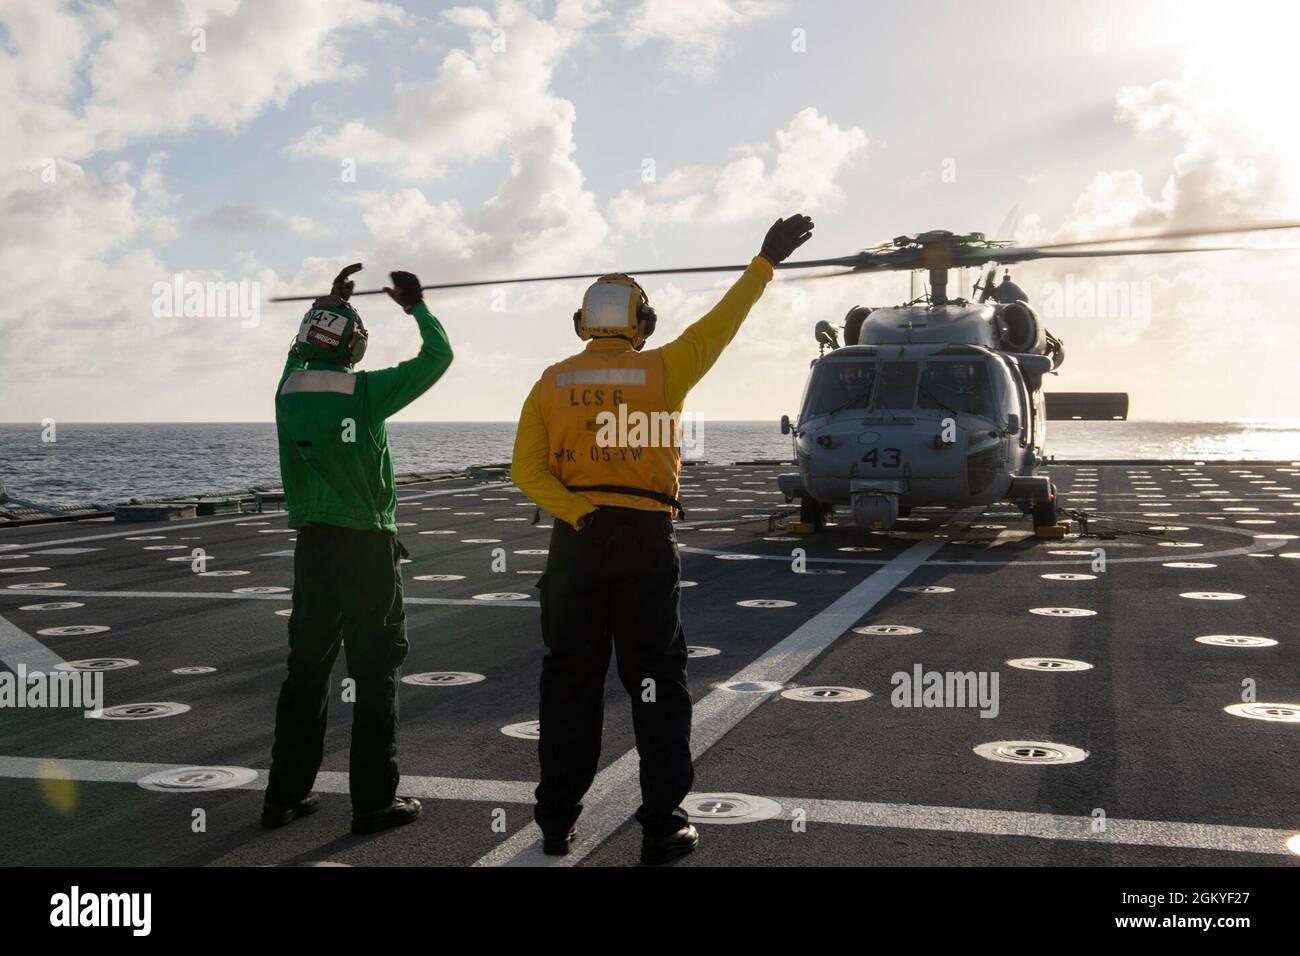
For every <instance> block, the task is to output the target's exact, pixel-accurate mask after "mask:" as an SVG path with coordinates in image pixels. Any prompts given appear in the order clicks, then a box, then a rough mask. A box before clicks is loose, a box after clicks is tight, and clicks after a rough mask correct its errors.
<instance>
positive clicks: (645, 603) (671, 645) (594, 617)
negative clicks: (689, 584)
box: [511, 215, 813, 863]
mask: <svg viewBox="0 0 1300 956" xmlns="http://www.w3.org/2000/svg"><path fill="white" fill-rule="evenodd" d="M812 227H813V223H812V220H810V219H809V218H808V217H807V216H802V215H795V216H791V217H790V218H789V219H784V220H782V219H778V220H777V221H776V222H775V223H774V224H773V226H772V228H771V229H770V230H768V233H767V236H766V238H765V239H764V240H763V246H762V250H761V252H760V254H759V255H757V256H755V257H754V260H753V261H752V262H751V263H750V264H749V268H747V269H746V270H745V272H744V274H743V275H741V277H740V278H739V279H738V280H737V281H736V283H735V285H733V286H732V287H731V288H730V289H729V290H728V291H727V294H726V295H724V296H723V297H722V301H720V302H719V303H718V304H717V305H716V306H714V308H713V309H712V310H711V311H710V312H709V313H708V314H707V315H705V316H704V317H703V318H702V319H700V320H698V321H697V322H695V323H694V324H693V325H691V326H690V327H689V328H687V329H686V331H685V332H683V333H682V334H681V335H680V336H678V337H677V338H676V339H674V340H673V341H671V342H669V343H668V344H667V345H664V346H662V347H660V348H657V349H651V350H649V351H642V347H643V346H644V345H645V340H646V338H647V337H649V335H650V334H651V333H652V332H653V331H654V326H655V313H654V310H653V309H652V308H650V303H649V300H648V299H647V297H646V294H645V291H644V290H643V289H642V288H641V287H640V285H638V284H637V282H636V281H635V280H634V279H632V278H631V277H629V276H625V275H621V274H615V275H608V276H602V277H601V278H600V279H598V280H597V281H596V282H595V284H593V285H592V286H591V287H590V288H589V289H588V290H587V292H586V294H585V295H584V296H583V307H582V309H581V310H579V311H578V312H576V313H575V314H574V316H573V323H574V330H575V331H576V332H577V333H578V335H579V337H581V338H582V339H584V340H586V341H587V347H586V348H585V349H584V350H583V351H581V352H579V353H578V354H577V355H574V356H571V357H570V358H567V359H565V360H564V361H562V362H560V363H558V364H556V365H552V366H551V367H550V368H548V369H547V370H546V371H545V372H543V373H542V377H541V379H540V380H539V381H538V382H537V384H536V385H534V386H533V389H532V391H531V392H529V393H528V398H527V399H526V400H525V401H524V407H523V411H522V413H521V414H520V416H519V429H518V432H517V433H516V436H515V447H514V461H513V464H512V468H511V477H512V479H513V480H514V482H515V484H517V485H518V486H519V487H520V488H521V489H522V490H523V492H524V493H525V494H526V495H528V496H529V497H530V498H531V499H532V500H533V501H535V502H536V503H537V504H538V506H539V507H541V508H542V509H544V510H545V511H547V512H549V513H550V514H552V515H554V516H555V519H556V520H555V525H554V529H553V530H552V532H551V542H550V550H549V552H548V557H547V562H546V573H545V574H544V575H543V576H542V578H541V580H540V582H539V583H538V587H539V589H540V590H541V607H542V639H543V641H544V642H545V644H546V655H545V658H544V659H543V661H542V682H541V706H540V713H539V716H540V720H541V739H540V741H539V746H538V756H539V759H540V761H541V782H540V783H539V784H538V787H537V792H536V795H537V806H536V809H535V814H534V815H535V818H536V820H537V823H538V825H539V826H540V827H541V829H542V836H543V847H544V849H545V852H547V853H548V854H552V855H563V854H565V853H568V851H569V847H570V845H571V844H572V842H573V839H574V836H575V832H576V829H575V826H574V824H575V822H576V821H577V819H578V815H579V814H580V813H581V812H582V804H581V803H580V801H581V799H582V796H583V794H585V793H586V792H587V788H588V787H590V786H591V783H592V780H593V779H594V778H595V774H596V765H597V762H598V760H599V757H600V738H601V727H602V723H603V716H604V689H605V674H606V672H607V671H608V670H609V658H610V651H611V647H612V648H614V649H617V653H618V675H619V679H620V681H621V682H622V684H623V686H624V687H625V688H626V689H627V692H628V694H629V695H630V696H631V698H632V721H633V727H634V729H635V732H636V745H637V752H638V753H639V755H640V758H641V801H642V802H641V807H640V809H639V810H638V811H637V820H638V822H640V824H641V826H642V831H643V837H642V848H641V860H642V862H643V863H663V862H666V861H668V860H671V859H673V858H675V857H678V856H681V855H683V854H685V853H689V852H690V851H691V850H693V849H695V847H696V845H697V844H698V842H699V834H698V833H697V832H696V830H695V828H694V827H693V826H691V825H690V824H689V822H688V820H687V816H686V813H685V811H684V810H683V809H682V808H681V801H682V799H683V798H684V797H685V796H686V794H687V793H689V792H690V788H691V783H692V782H693V781H694V778H695V771H694V768H693V767H692V765H691V750H690V734H691V698H690V692H689V690H688V688H687V685H686V636H685V633H684V632H683V630H682V625H681V619H680V615H679V612H678V601H679V597H680V592H681V561H680V559H679V557H678V554H677V539H676V536H675V534H674V531H673V525H672V519H673V514H674V512H680V511H681V505H680V504H678V502H677V493H678V477H679V474H680V471H681V460H680V437H681V428H680V413H681V410H682V406H683V404H684V402H685V400H686V395H687V393H688V392H689V391H690V390H691V389H692V388H693V387H694V386H695V385H696V383H697V382H699V380H700V379H701V378H703V377H704V375H705V373H706V372H708V370H709V369H710V368H712V367H713V364H714V362H716V361H717V360H718V356H719V355H721V354H722V350H723V349H724V348H726V347H727V345H728V344H729V343H730V342H731V340H732V339H733V338H734V337H735V335H736V333H737V331H739V329H740V325H741V323H742V322H744V321H745V317H746V316H747V315H748V314H749V310H750V309H751V308H752V307H753V305H754V303H755V302H757V301H758V299H759V297H760V296H761V295H762V294H763V290H764V288H766V286H767V283H768V282H769V281H770V280H771V278H772V270H773V267H774V266H776V265H777V264H778V263H780V262H782V261H783V260H785V259H786V258H787V257H789V255H790V254H791V253H792V252H794V250H795V249H797V248H798V247H799V246H801V245H803V243H805V242H806V241H807V240H808V238H809V237H810V236H811V235H812V231H811V230H812Z"/></svg>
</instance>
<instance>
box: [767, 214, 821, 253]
mask: <svg viewBox="0 0 1300 956" xmlns="http://www.w3.org/2000/svg"><path fill="white" fill-rule="evenodd" d="M812 228H813V221H812V220H811V219H809V218H808V217H807V216H804V215H802V214H799V213H796V214H795V215H793V216H791V217H790V218H789V219H778V220H777V221H776V222H774V223H772V228H771V229H769V230H768V231H767V235H766V236H765V237H764V238H763V248H762V249H760V250H759V253H758V254H759V255H760V256H762V257H763V258H764V259H766V260H767V261H768V262H770V263H772V265H776V264H777V263H779V262H784V261H785V260H786V259H788V258H790V254H791V253H792V252H794V251H795V250H796V249H798V248H799V247H800V246H802V245H803V244H804V243H805V242H807V241H808V239H809V238H810V237H811V236H812Z"/></svg>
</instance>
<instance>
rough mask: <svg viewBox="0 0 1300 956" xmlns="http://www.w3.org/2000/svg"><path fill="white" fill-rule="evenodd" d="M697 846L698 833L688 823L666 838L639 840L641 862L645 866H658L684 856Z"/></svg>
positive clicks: (647, 837) (650, 837)
mask: <svg viewBox="0 0 1300 956" xmlns="http://www.w3.org/2000/svg"><path fill="white" fill-rule="evenodd" d="M699 845H700V832H699V831H698V830H696V829H695V827H693V826H691V824H689V823H688V824H686V825H685V826H683V827H682V828H681V829H679V830H677V831H675V832H673V833H670V834H668V835H667V836H661V837H652V836H649V835H646V836H643V837H642V838H641V862H642V863H644V864H646V865H647V866H658V865H659V864H660V863H667V862H668V861H669V860H675V859H677V858H678V857H679V856H685V855H686V854H687V853H690V852H691V851H692V850H694V849H695V848H696V847H697V846H699Z"/></svg>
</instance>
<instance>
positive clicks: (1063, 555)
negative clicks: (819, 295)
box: [0, 461, 1300, 866]
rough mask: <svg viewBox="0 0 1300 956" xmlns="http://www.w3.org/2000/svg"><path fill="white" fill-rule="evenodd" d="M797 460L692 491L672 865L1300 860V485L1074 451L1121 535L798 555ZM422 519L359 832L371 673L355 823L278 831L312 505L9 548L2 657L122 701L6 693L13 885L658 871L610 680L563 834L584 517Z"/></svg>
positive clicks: (621, 709) (308, 823) (904, 524)
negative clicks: (393, 799)
mask: <svg viewBox="0 0 1300 956" xmlns="http://www.w3.org/2000/svg"><path fill="white" fill-rule="evenodd" d="M790 467H791V466H789V465H777V464H770V463H738V464H713V463H702V464H698V465H694V466H691V467H687V468H686V469H684V472H683V482H682V501H683V503H684V505H685V507H686V509H687V516H686V517H685V519H683V520H682V521H680V522H679V523H678V531H677V535H678V541H679V544H680V546H681V552H682V564H683V579H684V580H683V582H682V583H683V589H682V595H681V600H682V613H683V620H684V624H685V629H686V635H687V641H688V643H689V644H690V645H691V661H690V685H691V690H692V694H693V697H694V700H695V723H694V730H693V736H692V745H693V748H694V751H695V755H696V782H695V786H694V791H693V793H692V795H691V798H690V799H689V801H688V809H689V810H690V812H691V815H692V819H693V820H695V821H696V822H697V823H698V825H699V827H700V830H701V845H700V849H699V850H698V851H697V852H695V853H694V854H692V855H690V856H688V857H686V858H683V859H681V860H679V861H677V862H676V863H674V864H673V865H675V866H722V865H726V866H737V865H742V866H743V865H884V866H888V865H950V864H965V865H1015V864H1028V865H1073V864H1110V865H1125V866H1141V865H1150V864H1173V865H1207V864H1208V865H1235V864H1249V865H1293V866H1294V865H1297V864H1300V836H1297V835H1298V834H1300V630H1298V629H1297V624H1296V620H1295V613H1294V596H1295V594H1296V589H1297V585H1298V584H1300V464H1298V463H1295V462H1287V461H1279V462H1244V463H1232V462H1209V463H1201V462H1191V461H1188V462H1156V461H1134V462H1121V463H1115V462H1071V463H1059V462H1058V463H1053V464H1051V466H1050V468H1049V469H1048V471H1049V472H1050V475H1051V477H1052V480H1053V481H1054V482H1055V483H1056V485H1057V486H1058V488H1059V489H1060V492H1061V494H1062V495H1063V496H1064V498H1065V507H1067V508H1077V509H1080V510H1083V511H1085V512H1089V513H1093V514H1096V515H1099V516H1102V517H1103V518H1108V519H1115V520H1114V521H1113V522H1112V521H1106V520H1097V521H1093V522H1090V524H1089V529H1088V530H1089V532H1090V534H1089V535H1088V536H1079V535H1077V534H1071V535H1068V536H1066V537H1065V538H1061V539H1044V538H1037V537H1034V535H1033V528H1032V525H1031V521H1030V519H1029V518H1028V517H1025V516H1024V515H1022V514H1021V512H1020V511H1019V510H1017V509H1016V508H1014V507H1012V506H1010V505H994V506H990V507H986V508H976V509H968V510H963V511H953V510H940V509H934V510H926V509H919V508H918V509H916V510H914V511H913V512H912V513H911V514H910V515H909V516H907V517H905V518H901V519H900V520H899V523H898V524H897V526H896V527H895V528H894V530H893V531H891V532H889V533H875V534H872V533H865V532H862V531H859V530H857V529H855V528H854V527H853V524H852V519H851V517H847V516H844V515H843V512H842V511H841V513H840V514H838V515H836V516H832V518H831V519H830V520H831V521H832V522H836V523H833V524H831V525H830V526H829V527H828V528H827V529H826V530H825V531H824V532H822V533H819V534H815V535H795V534H791V533H789V532H788V530H787V529H786V528H785V527H784V517H785V516H786V515H788V513H789V512H791V511H792V510H793V511H797V506H796V507H793V508H792V506H790V505H787V503H786V502H785V499H784V497H783V496H782V495H781V493H780V492H779V491H778V490H777V484H776V476H777V475H778V474H779V473H782V472H785V471H789V470H790ZM398 498H399V508H398V522H399V529H398V530H399V536H400V538H401V540H402V542H403V543H404V545H405V546H406V548H407V549H408V550H409V552H410V556H411V557H410V561H409V562H408V563H405V564H404V565H403V571H404V575H405V595H406V603H407V614H408V628H409V639H410V644H411V648H410V654H409V656H408V658H407V660H406V663H405V665H404V667H403V671H402V681H403V683H402V687H401V696H400V728H399V739H398V744H399V762H400V765H401V769H402V772H403V781H402V785H401V787H400V789H399V793H402V794H407V795H413V796H418V797H420V798H421V799H423V800H424V801H425V807H424V815H423V817H422V818H421V819H420V820H419V821H417V822H416V823H415V824H414V825H412V826H409V827H402V828H399V829H396V830H390V831H387V832H384V833H380V834H377V835H374V836H353V835H351V834H350V833H349V830H348V827H349V823H350V805H349V801H348V796H347V754H348V728H349V723H350V714H349V710H350V704H349V703H348V702H347V700H346V697H347V687H346V685H345V681H344V678H345V677H346V673H345V670H344V667H343V662H342V657H340V661H339V663H338V665H337V667H336V670H335V675H334V681H333V690H332V693H331V703H330V715H329V732H328V736H327V739H326V749H325V760H324V765H323V769H322V773H321V775H320V777H319V779H318V781H317V791H318V792H320V793H321V794H322V808H321V811H320V812H319V813H317V814H315V815H314V816H311V817H308V818H305V819H302V820H300V821H296V822H294V823H293V824H292V825H290V826H288V827H285V828H284V829H280V830H274V831H267V830H263V829H262V828H261V827H260V826H259V824H258V815H259V810H260V806H261V801H262V790H263V789H264V787H265V783H266V768H267V765H268V760H269V756H270V748H271V734H272V727H273V721H274V711H275V702H276V695H277V692H278V689H279V685H280V682H281V680H282V679H283V677H284V674H285V657H286V654H287V635H286V624H287V620H286V616H287V615H288V613H289V609H290V602H291V600H292V594H291V592H290V588H291V585H292V579H293V548H294V542H295V534H294V532H293V531H292V530H291V529H289V528H288V527H287V525H286V516H285V513H284V512H283V511H276V510H271V509H267V510H263V511H262V512H261V513H256V512H251V513H241V514H223V515H214V516H211V517H203V518H196V519H191V520H174V521H167V522H115V521H113V520H112V519H111V518H93V519H88V520H81V521H69V522H59V523H54V524H41V525H29V526H25V527H8V528H0V661H2V662H3V664H4V665H5V668H6V669H8V670H10V671H14V670H16V669H17V668H18V667H19V666H20V665H21V666H23V667H25V668H26V669H27V670H29V671H44V672H52V671H58V672H68V671H71V672H74V673H91V674H95V673H98V674H102V680H103V685H102V686H103V691H104V701H103V707H102V709H101V710H100V711H98V712H96V713H94V714H92V715H90V716H87V715H84V714H83V712H82V710H79V709H75V708H62V709H51V708H5V709H0V801H3V805H4V807H5V812H4V813H3V814H0V863H3V864H8V865H13V864H24V865H51V864H60V865H78V866H81V865H85V866H94V865H159V864H169V865H215V866H228V865H256V866H264V865H323V864H333V865H352V866H374V865H438V866H470V865H485V866H497V865H552V866H571V865H580V866H600V865H611V866H621V865H631V864H634V863H635V862H636V860H637V851H638V848H639V831H638V829H637V827H636V825H635V823H634V822H633V821H632V819H631V817H632V813H633V812H634V810H635V808H636V806H637V803H638V799H639V798H638V791H637V759H636V753H635V750H634V749H633V741H632V729H631V714H630V707H629V705H628V703H627V699H626V695H625V692H624V690H623V688H622V687H621V685H619V684H618V682H617V678H616V676H615V674H614V673H613V668H611V673H610V676H609V681H608V684H607V691H606V693H607V700H606V718H605V722H606V726H605V737H604V749H603V754H602V760H601V769H600V773H599V775H598V776H597V779H596V783H595V786H594V787H593V789H592V791H591V792H590V793H589V795H588V798H587V800H586V810H585V811H584V813H583V815H582V817H581V818H580V820H579V822H578V840H577V842H576V843H575V846H574V851H573V853H571V854H570V855H569V856H568V857H563V858H548V857H544V856H543V855H542V854H541V848H540V834H539V832H538V831H537V829H536V828H535V826H533V825H532V822H531V821H532V806H531V801H532V790H533V787H534V786H535V783H536V779H537V757H536V746H537V745H536V739H537V732H538V731H537V725H536V717H537V714H536V707H537V693H538V677H539V670H540V661H541V655H542V652H543V647H542V642H541V635H540V628H539V623H538V605H537V591H536V589H535V585H536V583H537V580H538V576H539V575H540V574H541V571H542V569H543V567H544V565H545V562H546V548H547V543H548V535H549V526H550V523H551V519H550V518H549V517H548V516H546V515H544V514H543V515H541V516H540V521H539V522H537V523H534V508H533V505H532V504H531V503H530V502H528V501H527V500H525V499H524V498H523V496H522V494H520V492H519V491H518V489H516V488H514V487H513V486H512V485H511V484H510V483H509V482H508V481H507V480H477V479H474V478H471V477H469V476H468V475H465V476H460V477H449V478H445V479H442V480H435V481H427V482H421V483H413V484H407V485H404V486H402V487H401V488H400V489H399V492H398ZM796 517H797V515H796ZM1076 529H1077V526H1076ZM1108 529H1110V531H1108ZM1112 531H1113V532H1114V533H1113V534H1111V533H1110V532H1112ZM338 586H339V587H340V588H346V587H348V586H349V583H348V582H347V581H346V580H341V581H339V582H338Z"/></svg>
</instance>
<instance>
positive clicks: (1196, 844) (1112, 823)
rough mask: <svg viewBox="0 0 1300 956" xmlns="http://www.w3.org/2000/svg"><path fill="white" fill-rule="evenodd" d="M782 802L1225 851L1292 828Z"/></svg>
mask: <svg viewBox="0 0 1300 956" xmlns="http://www.w3.org/2000/svg"><path fill="white" fill-rule="evenodd" d="M769 799H772V800H776V802H777V803H779V804H781V810H782V812H781V816H780V817H779V818H778V819H782V820H791V819H793V811H794V810H795V809H796V808H797V809H800V810H803V811H804V813H805V814H807V820H808V821H809V822H810V823H838V824H844V825H847V826H864V827H889V828H895V829H903V830H939V831H946V832H950V833H978V834H984V835H987V836H1016V837H1034V838H1036V839H1040V840H1079V841H1082V842H1085V843H1109V844H1124V845H1129V846H1161V847H1173V848H1178V849H1183V850H1221V851H1224V852H1230V853H1269V854H1274V855H1281V856H1289V855H1290V851H1289V850H1288V849H1287V848H1286V841H1287V840H1288V839H1289V838H1290V837H1292V836H1294V835H1295V831H1294V830H1270V829H1266V828H1263V827H1238V826H1225V825H1222V824H1215V823H1180V822H1178V821H1174V820H1124V819H1116V818H1114V817H1107V818H1106V829H1105V831H1104V832H1102V833H1094V832H1093V829H1092V828H1093V827H1094V826H1095V825H1096V823H1097V821H1096V820H1094V819H1093V818H1092V817H1077V816H1063V815H1061V814H1056V813H1026V812H1024V811H1021V810H973V809H969V808H966V807H931V806H919V805H916V804H907V803H873V802H868V801H862V802H859V801H854V800H800V799H797V798H793V797H770V798H769Z"/></svg>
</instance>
